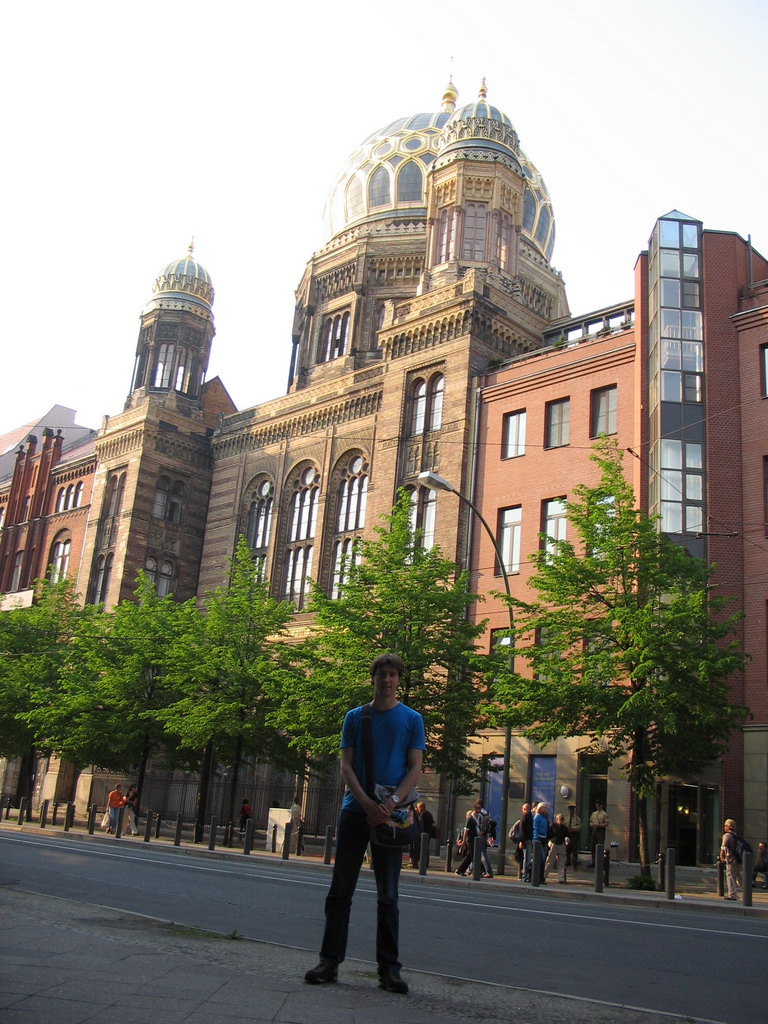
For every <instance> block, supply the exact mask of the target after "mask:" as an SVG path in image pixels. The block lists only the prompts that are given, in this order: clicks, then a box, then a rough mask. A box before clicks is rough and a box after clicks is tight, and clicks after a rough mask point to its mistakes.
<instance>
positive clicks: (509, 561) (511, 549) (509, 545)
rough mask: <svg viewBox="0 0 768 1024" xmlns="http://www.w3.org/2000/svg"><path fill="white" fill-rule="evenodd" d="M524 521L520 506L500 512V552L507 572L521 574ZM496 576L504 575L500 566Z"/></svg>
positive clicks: (497, 567)
mask: <svg viewBox="0 0 768 1024" xmlns="http://www.w3.org/2000/svg"><path fill="white" fill-rule="evenodd" d="M522 519H523V509H522V506H520V505H515V506H513V507H512V508H503V509H501V510H500V512H499V532H498V536H499V550H500V551H501V557H502V558H503V559H504V569H505V570H506V571H507V572H520V537H521V532H522ZM496 575H497V576H502V575H503V571H502V567H501V566H500V565H497V566H496Z"/></svg>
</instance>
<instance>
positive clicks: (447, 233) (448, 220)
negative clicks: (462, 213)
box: [437, 206, 453, 263]
mask: <svg viewBox="0 0 768 1024" xmlns="http://www.w3.org/2000/svg"><path fill="white" fill-rule="evenodd" d="M452 259H453V207H450V206H444V207H443V209H442V210H441V211H440V217H439V219H438V222H437V262H438V263H447V262H448V260H452Z"/></svg>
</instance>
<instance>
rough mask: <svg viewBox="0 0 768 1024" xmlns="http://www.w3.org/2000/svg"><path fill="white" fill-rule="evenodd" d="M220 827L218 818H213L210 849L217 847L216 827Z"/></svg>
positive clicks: (209, 840)
mask: <svg viewBox="0 0 768 1024" xmlns="http://www.w3.org/2000/svg"><path fill="white" fill-rule="evenodd" d="M218 827H219V823H218V821H217V819H216V818H211V834H210V837H209V839H208V849H209V850H214V849H215V848H216V829H217V828H218Z"/></svg>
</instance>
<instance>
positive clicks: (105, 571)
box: [90, 551, 114, 604]
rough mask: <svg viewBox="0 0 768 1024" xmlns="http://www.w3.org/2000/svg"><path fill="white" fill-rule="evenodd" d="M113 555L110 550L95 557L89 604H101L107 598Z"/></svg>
mask: <svg viewBox="0 0 768 1024" xmlns="http://www.w3.org/2000/svg"><path fill="white" fill-rule="evenodd" d="M113 560H114V556H113V554H112V552H111V551H110V552H109V554H108V555H99V557H98V558H97V559H96V569H95V572H94V575H93V585H92V588H91V600H90V604H103V603H104V602H105V601H106V599H107V592H108V590H109V579H110V576H111V575H112V562H113Z"/></svg>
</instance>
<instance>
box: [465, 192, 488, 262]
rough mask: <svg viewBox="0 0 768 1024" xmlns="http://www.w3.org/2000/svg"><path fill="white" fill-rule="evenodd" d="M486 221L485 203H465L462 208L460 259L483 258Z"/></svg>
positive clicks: (486, 209)
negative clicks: (462, 239)
mask: <svg viewBox="0 0 768 1024" xmlns="http://www.w3.org/2000/svg"><path fill="white" fill-rule="evenodd" d="M487 222H488V207H487V206H486V204H485V203H467V205H466V208H465V210H464V242H463V245H462V249H461V256H462V259H465V260H484V259H485V236H486V228H487Z"/></svg>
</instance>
